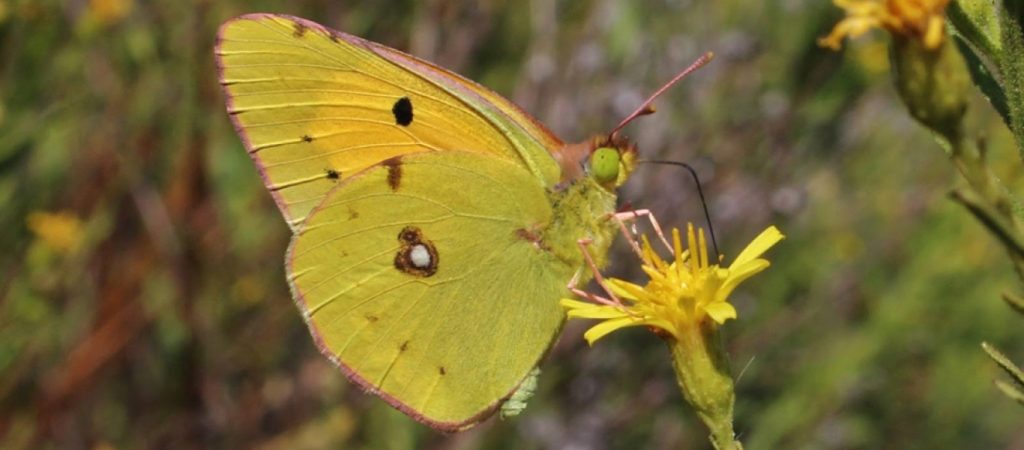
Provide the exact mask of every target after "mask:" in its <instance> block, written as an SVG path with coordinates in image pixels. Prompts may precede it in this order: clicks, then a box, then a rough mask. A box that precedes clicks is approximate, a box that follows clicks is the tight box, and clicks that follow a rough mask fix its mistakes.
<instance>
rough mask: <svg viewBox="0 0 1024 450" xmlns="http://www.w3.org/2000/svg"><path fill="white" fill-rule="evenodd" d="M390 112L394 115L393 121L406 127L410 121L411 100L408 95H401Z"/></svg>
mask: <svg viewBox="0 0 1024 450" xmlns="http://www.w3.org/2000/svg"><path fill="white" fill-rule="evenodd" d="M391 113H392V114H394V115H395V123H397V124H399V125H401V126H403V127H407V126H409V124H411V123H412V100H409V97H402V98H400V99H398V101H397V102H395V105H394V106H392V107H391Z"/></svg>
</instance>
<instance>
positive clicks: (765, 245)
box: [729, 225, 785, 269]
mask: <svg viewBox="0 0 1024 450" xmlns="http://www.w3.org/2000/svg"><path fill="white" fill-rule="evenodd" d="M783 238H785V236H783V235H782V232H781V231H779V229H778V228H775V226H774V225H772V226H770V227H768V228H765V230H764V231H762V232H761V234H759V235H757V237H756V238H754V240H753V241H750V244H748V245H747V248H745V249H743V251H742V252H740V254H739V256H737V257H736V260H735V261H733V263H732V265H730V266H729V267H730V269H731V268H732V267H736V266H739V265H742V264H743V263H745V262H747V261H750V260H753V259H755V258H757V257H759V256H761V255H762V254H763V253H764V252H766V251H768V249H769V248H772V246H773V245H775V244H777V243H778V242H779V241H781V240H782V239H783Z"/></svg>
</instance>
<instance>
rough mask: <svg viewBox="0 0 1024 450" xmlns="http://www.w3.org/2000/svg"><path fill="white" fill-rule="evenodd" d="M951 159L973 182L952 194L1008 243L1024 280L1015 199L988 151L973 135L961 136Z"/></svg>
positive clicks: (1023, 239) (1023, 251)
mask: <svg viewBox="0 0 1024 450" xmlns="http://www.w3.org/2000/svg"><path fill="white" fill-rule="evenodd" d="M950 144H951V147H952V152H951V154H950V159H951V160H952V161H953V164H954V165H955V166H956V167H957V169H958V170H959V171H960V173H961V174H962V175H963V177H964V178H965V179H966V180H967V183H968V185H969V186H970V189H969V190H965V189H958V190H956V191H953V193H952V197H953V199H954V200H957V201H958V202H960V203H961V204H963V205H964V206H965V207H967V209H968V211H970V212H971V214H973V215H974V216H975V217H977V218H978V220H979V221H980V222H981V223H982V224H983V225H985V226H986V227H987V228H988V229H989V231H991V232H992V234H993V235H995V236H996V237H997V238H998V239H999V241H1000V242H1002V243H1003V245H1004V247H1006V250H1007V254H1008V255H1009V257H1010V260H1011V262H1012V263H1013V265H1014V269H1016V271H1017V275H1018V276H1019V277H1020V278H1021V280H1022V281H1024V237H1022V236H1021V233H1020V226H1019V224H1018V223H1017V221H1016V220H1015V217H1014V214H1013V202H1012V200H1011V199H1010V197H1009V195H1008V194H1007V193H1006V191H1005V190H1003V189H1000V187H999V183H998V180H997V179H996V177H995V175H994V174H993V173H992V172H991V170H989V168H988V166H987V165H986V163H985V152H984V150H983V149H982V148H981V147H980V146H979V145H978V144H977V141H976V140H974V139H973V138H969V137H963V136H957V137H956V138H955V141H953V142H950Z"/></svg>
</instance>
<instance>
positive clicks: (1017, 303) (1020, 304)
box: [1003, 292, 1024, 314]
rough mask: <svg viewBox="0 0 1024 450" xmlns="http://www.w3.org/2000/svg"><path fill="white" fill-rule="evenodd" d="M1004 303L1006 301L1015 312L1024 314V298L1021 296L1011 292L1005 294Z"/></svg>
mask: <svg viewBox="0 0 1024 450" xmlns="http://www.w3.org/2000/svg"><path fill="white" fill-rule="evenodd" d="M1003 301H1005V302H1006V304H1007V305H1010V307H1011V308H1013V310H1014V311H1017V312H1019V313H1021V314H1024V298H1020V297H1019V296H1017V295H1015V294H1011V293H1009V292H1004V293H1003Z"/></svg>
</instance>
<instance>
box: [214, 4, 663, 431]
mask: <svg viewBox="0 0 1024 450" xmlns="http://www.w3.org/2000/svg"><path fill="white" fill-rule="evenodd" d="M216 56H217V64H218V68H219V71H220V82H221V84H222V86H223V88H224V93H225V96H226V98H227V110H228V113H229V115H230V117H231V120H232V121H233V122H234V125H235V128H236V129H237V131H238V134H239V136H241V138H242V141H243V143H244V145H245V148H246V149H247V150H248V152H249V154H250V156H251V157H252V159H253V161H254V162H255V163H256V165H257V167H258V168H259V170H260V173H261V174H262V176H263V180H264V183H265V184H266V186H267V188H268V189H269V190H270V192H271V194H272V195H273V197H274V200H275V201H276V203H277V205H278V207H279V208H280V210H281V213H282V214H284V217H285V219H286V220H287V222H288V224H289V226H290V227H291V229H292V231H293V232H294V236H293V238H292V243H291V246H290V248H289V249H288V254H287V258H286V265H287V271H288V280H289V282H290V284H291V287H292V294H293V297H294V299H295V303H296V304H297V305H298V307H299V309H300V310H301V311H302V315H303V317H304V318H305V320H306V323H307V324H308V325H309V328H310V331H311V333H312V335H313V338H314V340H315V341H316V344H317V346H318V347H319V348H320V351H321V352H322V353H323V354H324V355H325V356H327V358H329V359H330V360H331V361H332V362H334V363H335V364H336V365H337V366H338V367H339V368H341V370H342V371H343V372H344V373H345V374H346V375H347V376H348V377H349V378H350V379H351V380H352V381H354V382H355V383H356V384H358V385H359V386H361V387H362V388H364V389H365V390H367V391H370V392H372V393H374V394H377V395H379V396H380V397H381V398H383V399H384V400H385V401H387V402H388V403H390V404H391V405H393V406H395V407H396V408H398V409H399V410H401V411H402V412H404V413H406V414H408V415H410V416H412V417H413V418H415V419H417V420H419V421H421V422H424V423H426V424H428V425H430V426H433V427H435V428H438V429H441V430H447V431H455V430H461V429H465V428H468V427H471V426H472V425H474V424H476V423H478V422H479V421H481V420H483V419H484V418H486V417H487V416H489V415H490V414H491V413H493V412H494V410H495V408H497V406H498V405H500V404H501V403H502V402H503V401H504V400H506V399H507V398H508V397H509V396H510V395H511V394H512V393H513V392H514V391H515V390H516V388H517V386H519V385H520V383H522V381H523V380H524V378H526V376H527V374H528V373H529V372H530V371H531V369H532V368H533V367H535V366H536V365H537V364H538V363H539V361H540V360H541V358H542V357H543V356H544V354H545V352H546V351H547V349H548V348H549V347H550V346H551V344H552V343H553V341H554V340H555V338H556V337H557V336H558V332H559V330H560V329H561V326H562V323H563V320H564V312H563V311H562V309H561V308H560V306H559V304H558V300H559V299H560V298H561V297H564V296H566V295H567V293H568V291H567V289H566V285H567V283H569V281H570V280H572V279H573V278H574V277H578V278H585V277H586V276H587V274H588V273H589V272H588V271H585V270H581V269H583V268H584V266H585V261H584V257H583V255H582V253H581V252H580V248H579V246H578V241H580V240H581V239H585V240H589V241H590V242H591V244H590V246H589V249H590V251H591V252H592V253H593V254H595V255H596V256H597V264H599V265H601V264H603V262H604V255H605V253H606V252H607V249H608V246H609V245H610V243H611V241H612V238H613V237H614V235H615V233H616V229H617V227H618V223H617V222H616V221H615V220H613V218H612V214H613V213H614V212H615V199H616V197H615V192H614V190H615V187H616V186H618V185H619V184H621V183H622V182H624V181H625V179H626V178H627V177H628V175H629V173H630V171H631V170H632V169H633V166H634V162H635V155H636V152H635V150H634V148H633V147H632V146H631V145H629V144H628V143H626V142H625V141H624V140H621V139H619V138H617V137H616V136H615V133H614V132H613V133H611V134H610V135H609V136H606V137H598V138H594V139H591V140H589V141H585V142H582V143H579V144H568V145H567V144H564V143H563V142H562V141H561V140H559V139H558V138H557V137H555V136H554V135H553V134H552V133H551V132H550V131H548V130H547V129H546V128H545V127H544V126H543V125H541V124H539V123H538V122H537V121H535V120H534V119H533V118H531V117H530V116H529V115H527V114H526V113H524V112H523V111H521V110H520V109H519V108H518V107H516V106H515V105H514V104H512V103H511V102H509V101H508V100H506V99H504V98H502V97H501V96H499V95H497V94H495V93H494V92H492V91H490V90H488V89H486V88H484V87H482V86H480V85H478V84H476V83H474V82H472V81H470V80H467V79H465V78H463V77H461V76H459V75H457V74H454V73H452V72H449V71H447V70H445V69H442V68H440V67H437V66H435V65H433V64H431V63H429V62H426V61H423V60H420V59H417V58H415V57H413V56H410V55H407V54H405V53H402V52H399V51H397V50H394V49H391V48H388V47H385V46H383V45H380V44H376V43H373V42H369V41H366V40H363V39H360V38H358V37H355V36H351V35H347V34H344V33H341V32H338V31H334V30H331V29H328V28H326V27H323V26H321V25H319V24H316V23H313V22H310V21H308V20H305V19H301V18H297V17H291V16H285V15H273V14H251V15H245V16H242V17H238V18H236V19H233V20H231V21H228V22H227V23H225V24H224V25H222V26H221V29H220V32H219V34H218V38H217V47H216ZM642 112H644V111H640V110H638V114H639V113H642ZM632 117H633V116H631V118H632ZM628 120H629V119H627V120H626V121H624V122H623V124H625V123H626V122H628ZM620 127H621V124H620ZM617 129H618V128H617Z"/></svg>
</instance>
